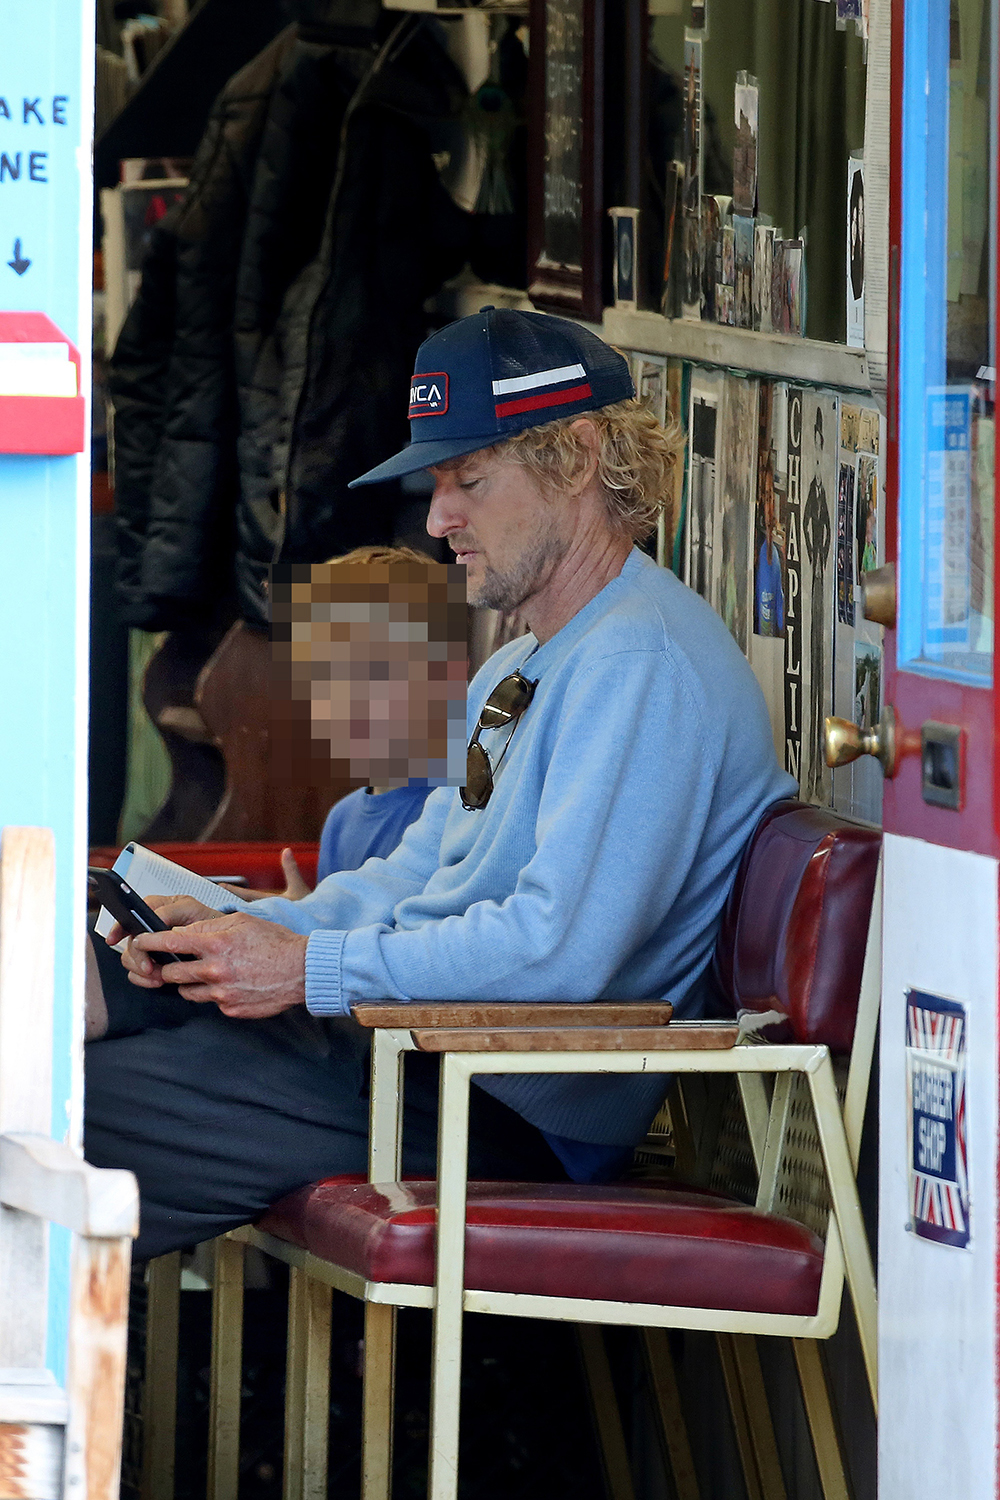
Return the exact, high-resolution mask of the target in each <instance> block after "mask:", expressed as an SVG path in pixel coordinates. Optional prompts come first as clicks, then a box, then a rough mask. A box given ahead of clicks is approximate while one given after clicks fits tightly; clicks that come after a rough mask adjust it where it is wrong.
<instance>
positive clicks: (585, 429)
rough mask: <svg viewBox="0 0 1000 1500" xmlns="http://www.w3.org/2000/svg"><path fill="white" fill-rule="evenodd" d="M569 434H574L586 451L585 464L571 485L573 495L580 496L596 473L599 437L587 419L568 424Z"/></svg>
mask: <svg viewBox="0 0 1000 1500" xmlns="http://www.w3.org/2000/svg"><path fill="white" fill-rule="evenodd" d="M570 432H574V433H575V434H576V436H577V438H578V439H579V441H580V443H581V444H582V446H583V447H584V448H585V449H586V450H587V462H586V464H585V465H584V466H583V468H581V470H580V472H579V474H578V475H577V476H576V480H575V482H574V485H573V490H574V493H576V494H578V495H582V494H583V492H584V490H585V489H586V488H587V486H588V485H589V484H590V481H591V480H592V479H593V477H594V475H595V474H596V473H597V461H598V458H599V456H600V451H601V435H600V433H599V432H598V430H597V427H596V425H595V424H594V423H593V422H591V421H590V420H589V419H588V418H587V417H578V418H577V419H576V421H575V422H573V423H571V424H570Z"/></svg>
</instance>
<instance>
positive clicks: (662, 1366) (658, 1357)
mask: <svg viewBox="0 0 1000 1500" xmlns="http://www.w3.org/2000/svg"><path fill="white" fill-rule="evenodd" d="M642 1333H643V1342H644V1344H645V1347H646V1360H647V1363H648V1365H649V1378H650V1382H651V1384H652V1387H653V1397H654V1400H655V1402H656V1409H657V1412H658V1413H659V1417H660V1428H661V1430H662V1433H663V1445H664V1447H665V1449H666V1453H667V1459H668V1461H669V1463H670V1469H671V1473H672V1475H673V1481H674V1489H675V1490H676V1491H677V1500H701V1493H700V1491H699V1489H698V1476H697V1474H696V1473H695V1467H694V1458H693V1457H692V1454H691V1443H690V1440H689V1438H688V1431H687V1424H686V1423H685V1421H684V1411H683V1409H682V1407H681V1394H680V1390H679V1388H678V1385H677V1371H676V1370H675V1369H674V1361H673V1356H672V1355H671V1353H670V1340H669V1336H668V1334H667V1330H666V1329H665V1328H644V1329H643V1330H642Z"/></svg>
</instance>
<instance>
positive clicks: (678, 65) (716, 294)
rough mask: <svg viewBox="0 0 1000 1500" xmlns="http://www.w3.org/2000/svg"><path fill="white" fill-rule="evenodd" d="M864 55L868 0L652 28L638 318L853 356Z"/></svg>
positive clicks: (771, 8) (684, 11)
mask: <svg viewBox="0 0 1000 1500" xmlns="http://www.w3.org/2000/svg"><path fill="white" fill-rule="evenodd" d="M867 45H868V3H867V0H837V3H836V4H835V5H830V4H821V3H819V0H755V3H754V4H752V5H748V4H746V3H745V0H693V3H692V4H691V5H690V6H688V5H687V4H685V5H683V6H678V7H677V10H676V13H675V14H672V15H670V16H657V17H656V18H655V19H654V20H653V21H652V22H651V27H650V55H649V62H648V69H647V95H648V101H649V103H648V115H649V121H650V127H649V140H648V151H647V161H646V166H645V171H644V182H645V185H646V186H645V190H644V196H643V203H642V222H641V226H640V233H641V234H642V235H643V236H644V237H645V251H644V252H643V259H644V263H645V267H646V283H647V284H646V286H645V288H642V289H640V294H639V295H640V305H643V306H645V307H647V308H649V309H655V310H659V311H661V312H663V313H665V314H666V315H667V316H669V317H674V318H685V319H692V320H703V321H707V322H714V323H719V324H724V325H729V326H732V327H737V328H748V329H755V330H758V331H760V332H763V333H776V334H785V335H789V334H791V335H803V336H806V337H809V338H813V339H820V340H823V341H826V342H836V343H844V342H846V343H848V344H853V345H854V346H855V347H860V345H861V344H862V342H863V333H864V324H863V312H862V306H863V303H862V296H863V255H862V252H863V239H864V217H863V213H864V210H863V198H862V191H863V175H862V174H863V162H862V149H863V146H864V130H865V119H864V116H865V84H866V56H867Z"/></svg>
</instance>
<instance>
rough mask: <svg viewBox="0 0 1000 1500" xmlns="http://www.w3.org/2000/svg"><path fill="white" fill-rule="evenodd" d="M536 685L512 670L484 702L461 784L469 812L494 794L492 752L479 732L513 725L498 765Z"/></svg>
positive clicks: (471, 741) (485, 802)
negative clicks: (487, 748)
mask: <svg viewBox="0 0 1000 1500" xmlns="http://www.w3.org/2000/svg"><path fill="white" fill-rule="evenodd" d="M537 686H538V681H537V679H536V680H535V681H534V682H529V681H528V679H527V677H522V676H521V674H520V672H512V673H511V674H510V676H509V677H505V678H504V679H503V681H502V682H498V683H497V685H496V687H495V688H494V689H493V691H492V693H491V694H490V696H489V697H488V698H487V700H486V702H485V703H484V704H483V711H482V713H481V714H480V715H479V723H478V724H477V725H476V732H475V734H474V735H473V736H472V739H471V740H470V741H469V752H468V759H467V761H466V768H465V780H466V785H465V786H463V787H462V788H460V792H459V795H460V796H461V798H462V806H463V807H464V808H465V809H466V811H467V812H477V811H478V810H479V809H480V808H483V807H485V806H486V804H487V802H488V801H489V800H490V798H491V797H492V795H493V767H492V766H491V765H490V758H489V756H488V755H487V754H486V751H485V750H484V749H483V747H482V745H481V744H480V743H479V736H480V735H481V734H482V732H483V730H484V729H502V728H503V727H504V725H505V724H510V725H511V726H512V727H511V731H510V734H509V735H508V737H507V744H506V745H504V747H503V749H502V750H501V752H500V755H499V757H498V759H497V765H498V766H499V764H500V761H502V760H503V758H504V756H505V755H506V754H507V746H508V745H509V744H510V742H511V739H512V738H513V736H514V730H515V729H516V728H517V721H518V719H519V718H520V717H521V715H522V714H523V713H524V711H525V709H526V708H527V707H528V704H529V703H530V702H531V700H532V698H533V697H534V696H535V688H536V687H537Z"/></svg>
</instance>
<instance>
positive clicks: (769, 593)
mask: <svg viewBox="0 0 1000 1500" xmlns="http://www.w3.org/2000/svg"><path fill="white" fill-rule="evenodd" d="M774 392H775V387H774V385H773V384H772V383H771V382H770V381H766V380H762V381H761V383H760V395H759V401H758V443H757V507H756V516H755V527H754V554H753V555H754V564H753V570H754V572H753V629H754V634H755V635H760V636H767V637H769V638H772V639H774V638H778V637H784V634H785V596H786V590H787V580H786V567H787V564H786V559H785V534H784V530H783V526H782V518H781V516H780V514H779V497H780V491H779V488H778V476H777V474H776V469H777V465H778V455H777V452H776V448H775V434H774V430H773V429H774V404H775V403H774Z"/></svg>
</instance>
